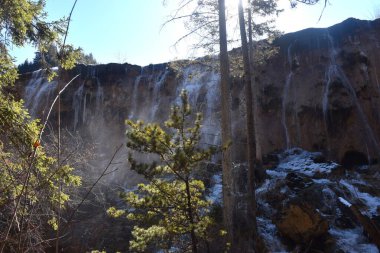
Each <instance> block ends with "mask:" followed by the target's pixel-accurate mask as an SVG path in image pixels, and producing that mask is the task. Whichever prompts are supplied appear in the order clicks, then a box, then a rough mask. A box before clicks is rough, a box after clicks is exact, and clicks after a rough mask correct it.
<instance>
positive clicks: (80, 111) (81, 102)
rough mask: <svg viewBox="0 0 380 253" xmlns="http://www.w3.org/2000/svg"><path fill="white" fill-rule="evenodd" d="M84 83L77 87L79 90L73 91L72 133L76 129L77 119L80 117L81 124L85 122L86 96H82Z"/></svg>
mask: <svg viewBox="0 0 380 253" xmlns="http://www.w3.org/2000/svg"><path fill="white" fill-rule="evenodd" d="M83 90H84V83H83V84H82V85H81V86H79V88H78V89H77V90H76V91H75V93H74V97H73V104H72V107H73V109H74V131H75V130H76V129H77V127H78V123H79V118H80V116H82V117H81V122H82V123H83V122H84V121H85V115H86V96H83Z"/></svg>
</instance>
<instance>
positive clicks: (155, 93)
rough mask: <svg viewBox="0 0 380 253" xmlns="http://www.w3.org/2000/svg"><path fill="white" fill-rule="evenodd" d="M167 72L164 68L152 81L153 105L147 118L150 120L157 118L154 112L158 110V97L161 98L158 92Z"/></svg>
mask: <svg viewBox="0 0 380 253" xmlns="http://www.w3.org/2000/svg"><path fill="white" fill-rule="evenodd" d="M168 73H169V71H168V70H166V69H165V70H164V72H163V73H161V76H159V77H158V80H157V81H155V82H154V83H153V85H154V88H153V96H152V103H153V107H152V108H151V111H150V116H149V120H150V121H151V122H153V121H155V120H157V119H156V114H157V111H158V107H159V105H160V98H161V95H160V94H159V92H160V90H161V88H162V85H163V84H164V83H165V81H166V77H167V75H168Z"/></svg>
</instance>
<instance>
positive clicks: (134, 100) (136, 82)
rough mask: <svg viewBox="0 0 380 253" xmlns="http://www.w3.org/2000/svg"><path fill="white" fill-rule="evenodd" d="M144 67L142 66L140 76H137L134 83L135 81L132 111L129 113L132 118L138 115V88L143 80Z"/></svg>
mask: <svg viewBox="0 0 380 253" xmlns="http://www.w3.org/2000/svg"><path fill="white" fill-rule="evenodd" d="M142 70H143V68H141V73H140V75H139V76H138V77H136V79H135V81H134V83H133V90H132V103H131V105H132V106H131V107H132V108H131V112H130V114H129V118H130V119H134V118H135V117H137V114H138V112H137V103H138V101H137V95H138V89H139V84H140V81H141V77H142V75H143V71H142Z"/></svg>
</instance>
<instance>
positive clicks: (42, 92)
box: [24, 70, 58, 118]
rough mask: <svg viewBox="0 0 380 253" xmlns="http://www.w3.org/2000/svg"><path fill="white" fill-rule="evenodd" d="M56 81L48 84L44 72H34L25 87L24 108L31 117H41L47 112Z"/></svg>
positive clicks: (55, 87)
mask: <svg viewBox="0 0 380 253" xmlns="http://www.w3.org/2000/svg"><path fill="white" fill-rule="evenodd" d="M57 84H58V82H57V81H52V82H48V81H47V79H46V78H45V71H44V70H37V71H34V72H33V74H32V78H31V79H30V81H29V82H28V84H27V85H26V87H25V96H24V100H25V107H26V108H28V109H29V113H30V115H31V116H32V117H34V118H37V117H38V116H43V115H44V114H45V113H47V110H49V108H50V105H51V102H52V101H53V98H54V93H55V91H56V89H57Z"/></svg>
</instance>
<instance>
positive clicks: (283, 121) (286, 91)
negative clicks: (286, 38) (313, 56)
mask: <svg viewBox="0 0 380 253" xmlns="http://www.w3.org/2000/svg"><path fill="white" fill-rule="evenodd" d="M291 48H292V44H290V45H289V47H288V64H289V66H290V69H291V70H290V73H289V74H288V76H287V77H286V81H285V86H284V89H283V93H282V111H281V113H282V114H281V124H282V126H283V128H284V132H285V141H286V143H285V144H286V146H285V147H286V149H289V148H290V136H289V131H288V126H287V122H286V104H287V101H288V96H289V89H290V84H291V82H292V77H293V70H292V56H291Z"/></svg>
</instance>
